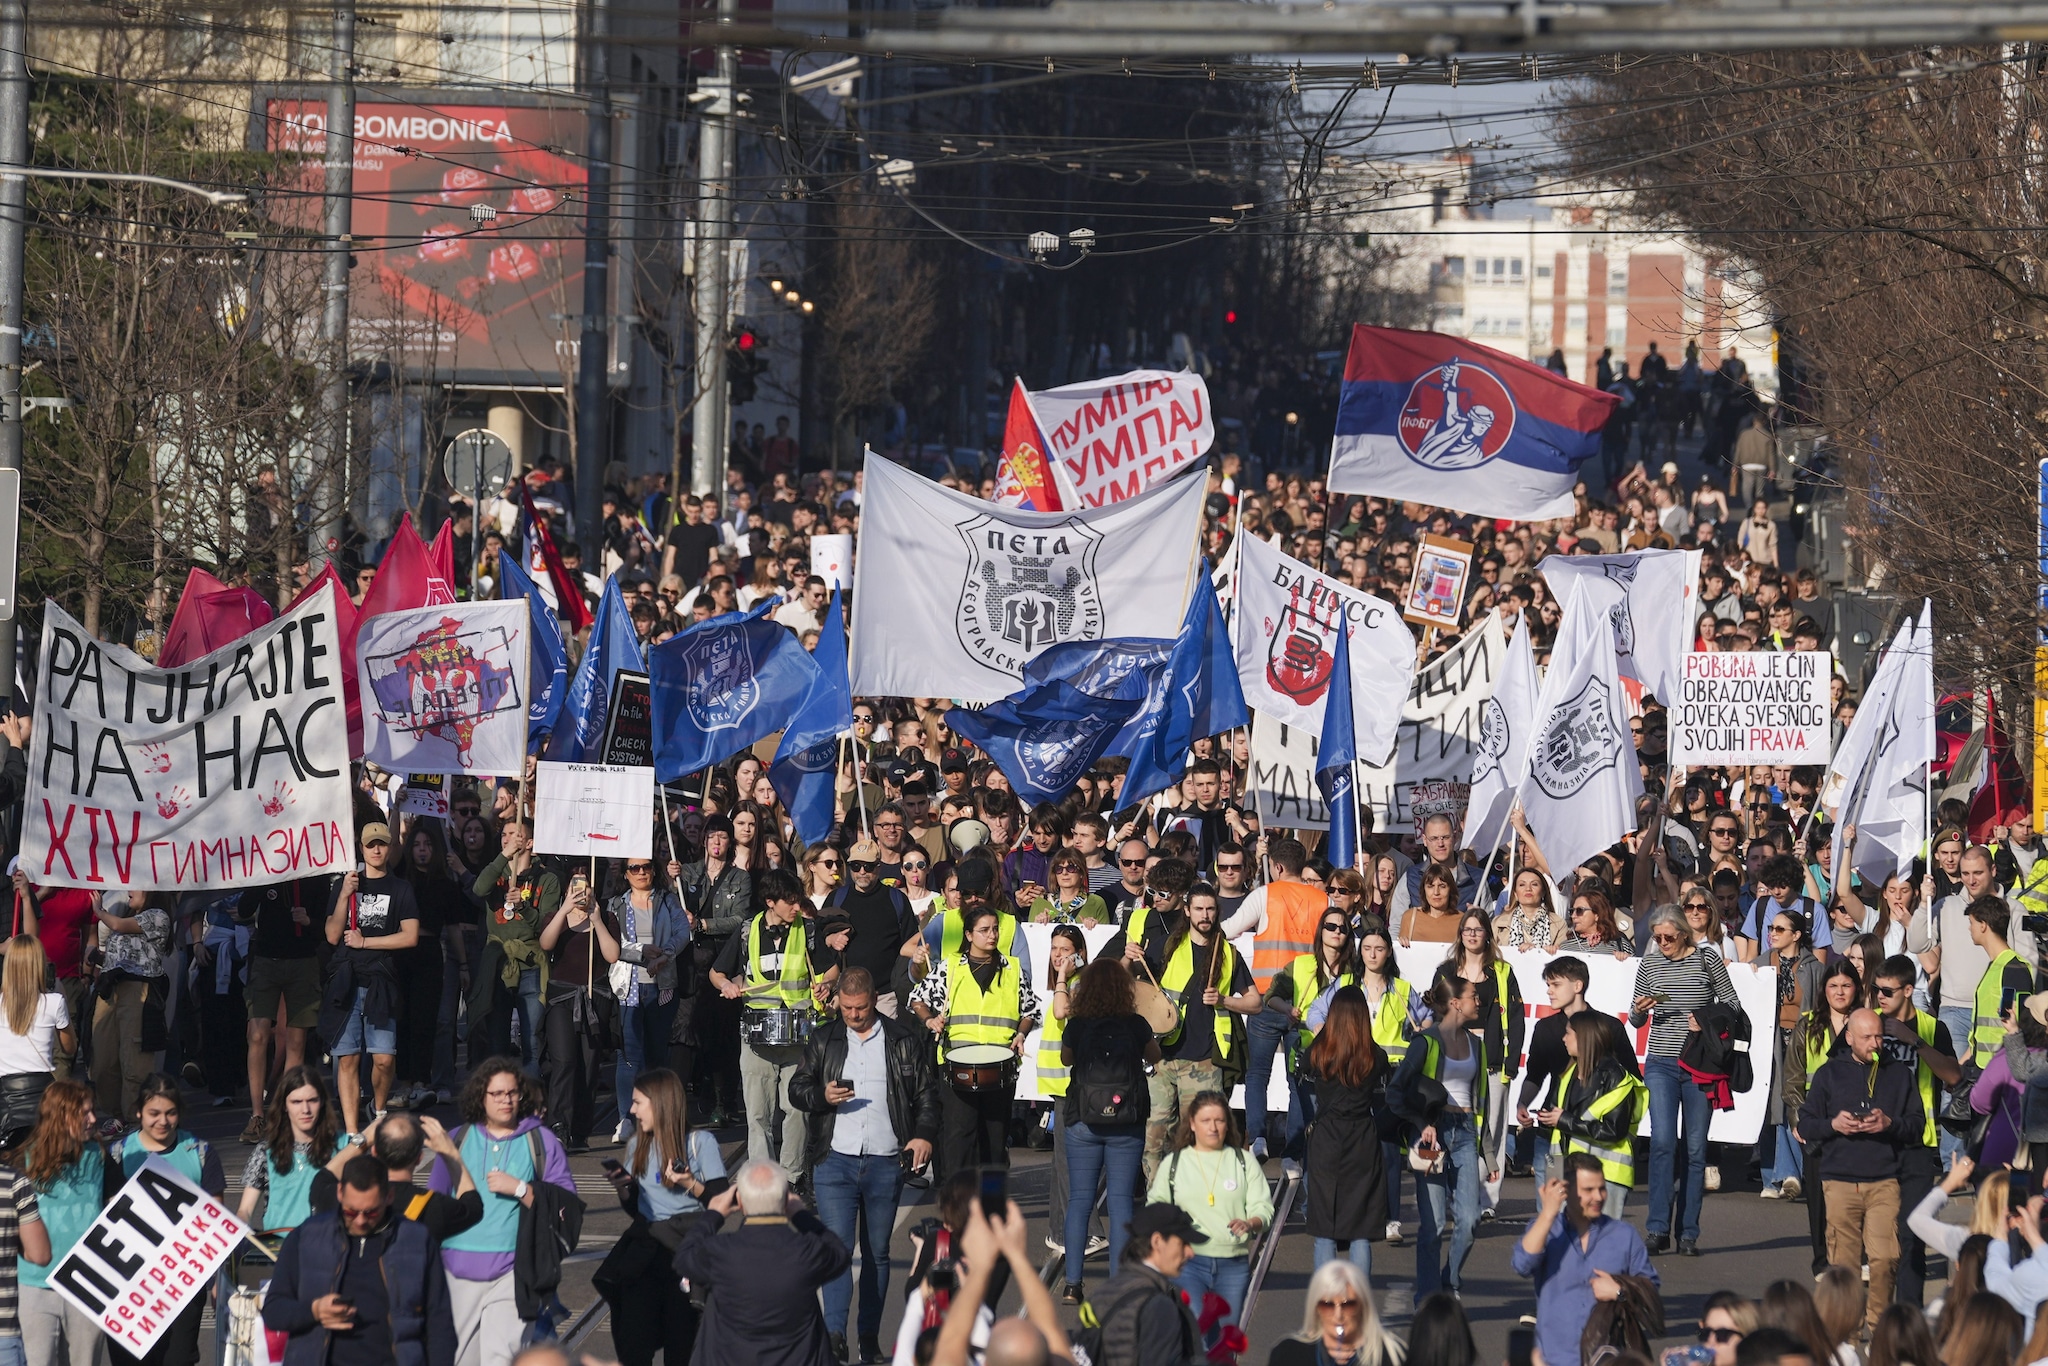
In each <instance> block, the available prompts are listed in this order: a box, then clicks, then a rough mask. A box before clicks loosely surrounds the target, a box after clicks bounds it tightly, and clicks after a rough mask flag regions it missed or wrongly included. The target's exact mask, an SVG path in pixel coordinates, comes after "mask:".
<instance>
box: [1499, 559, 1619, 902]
mask: <svg viewBox="0 0 2048 1366" xmlns="http://www.w3.org/2000/svg"><path fill="white" fill-rule="evenodd" d="M1570 583H1571V594H1570V596H1569V597H1567V598H1566V599H1565V609H1564V625H1563V629H1562V630H1561V631H1560V632H1559V634H1558V641H1557V648H1556V650H1555V651H1553V652H1552V654H1551V659H1550V673H1549V676H1548V677H1546V678H1545V679H1544V681H1543V698H1542V703H1541V705H1540V706H1539V708H1538V711H1539V713H1540V716H1541V719H1540V720H1539V721H1538V722H1537V724H1536V729H1535V732H1534V734H1533V735H1532V736H1531V737H1530V741H1529V768H1528V776H1527V778H1525V779H1524V780H1523V782H1522V783H1521V801H1522V809H1523V810H1524V811H1525V812H1527V813H1528V817H1529V829H1530V831H1531V832H1532V833H1533V834H1534V835H1535V836H1536V844H1537V847H1538V848H1540V849H1542V851H1543V857H1544V858H1545V859H1546V860H1548V861H1549V863H1550V866H1551V868H1552V870H1553V871H1555V872H1556V874H1557V875H1558V876H1559V877H1560V878H1562V877H1565V876H1567V875H1569V873H1570V872H1571V870H1572V869H1573V868H1575V867H1577V866H1578V865H1579V863H1580V862H1581V861H1582V860H1584V859H1587V858H1589V857H1591V856H1592V855H1594V854H1596V853H1598V852H1600V851H1601V850H1602V849H1605V848H1606V847H1607V846H1608V845H1610V844H1613V843H1614V842H1615V841H1617V840H1619V839H1621V838H1622V837H1623V836H1625V835H1627V834H1628V832H1629V831H1631V830H1633V829H1634V828H1635V823H1636V798H1638V797H1640V796H1641V795H1642V794H1643V776H1642V772H1641V770H1640V769H1639V768H1638V767H1637V764H1636V752H1635V744H1634V742H1633V741H1632V740H1631V739H1630V737H1629V731H1628V699H1627V698H1626V696H1624V694H1623V693H1622V689H1621V677H1620V673H1619V671H1618V670H1617V668H1616V666H1615V656H1614V633H1613V631H1612V630H1611V629H1610V628H1609V621H1610V616H1611V613H1612V611H1613V609H1614V606H1615V605H1616V604H1617V603H1620V602H1621V601H1622V600H1623V597H1622V586H1621V585H1620V584H1619V583H1616V582H1614V581H1613V580H1611V579H1609V578H1607V577H1606V576H1604V575H1603V576H1599V577H1595V576H1593V575H1582V576H1578V577H1576V578H1575V579H1573V580H1571V581H1570Z"/></svg>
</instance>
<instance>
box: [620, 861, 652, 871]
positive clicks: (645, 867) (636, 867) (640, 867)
mask: <svg viewBox="0 0 2048 1366" xmlns="http://www.w3.org/2000/svg"><path fill="white" fill-rule="evenodd" d="M626 871H627V872H629V873H651V872H653V871H654V865H653V864H651V863H629V864H627V865H626Z"/></svg>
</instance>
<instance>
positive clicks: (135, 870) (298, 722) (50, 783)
mask: <svg viewBox="0 0 2048 1366" xmlns="http://www.w3.org/2000/svg"><path fill="white" fill-rule="evenodd" d="M43 612H44V615H43V645H42V677H41V678H40V679H39V680H38V683H39V684H40V686H39V688H38V690H37V697H36V710H35V734H34V738H33V739H31V740H30V742H29V756H28V759H29V762H28V768H29V773H28V786H27V790H26V793H25V794H24V801H23V807H24V810H23V830H22V848H21V863H22V867H23V868H24V869H26V870H27V871H28V873H29V876H31V877H33V878H34V879H35V880H36V881H37V882H38V883H40V884H42V885H44V886H54V887H126V888H140V889H144V890H164V891H202V890H208V889H212V888H223V887H245V886H248V885H249V884H251V883H258V882H277V881H281V880H283V879H285V878H296V877H310V876H315V875H318V874H321V873H334V872H340V871H343V870H344V869H345V868H347V867H348V866H349V865H351V864H353V863H354V862H355V857H356V854H355V835H354V825H353V821H352V816H351V807H350V795H349V776H348V764H349V751H348V720H347V709H346V707H345V706H344V704H343V702H342V676H341V645H340V641H339V639H338V637H337V636H336V634H335V624H334V594H333V591H332V589H331V588H329V589H328V590H327V591H324V592H321V593H317V594H315V595H314V596H313V597H312V598H310V599H308V600H307V601H306V602H303V603H301V604H300V605H299V606H298V607H297V608H296V609H295V610H293V611H291V612H288V613H286V614H285V615H284V616H282V617H279V618H278V619H277V620H276V621H274V622H271V623H270V624H269V625H268V626H263V627H259V628H258V629H256V630H254V631H251V632H250V633H249V634H248V635H246V636H243V637H242V638H241V639H240V640H237V641H235V642H234V643H233V644H231V645H226V646H223V647H222V648H220V649H218V650H215V651H214V652H213V653H212V654H210V655H207V656H205V657H204V658H202V659H196V660H194V661H192V662H191V663H189V664H186V665H184V666H182V667H180V668H176V669H159V668H157V667H156V666H154V665H153V664H151V663H150V662H149V661H148V660H146V659H143V658H141V657H140V656H138V655H136V654H134V653H133V652H131V651H129V650H126V649H123V648H122V647H121V646H119V645H115V644H112V643H111V642H108V641H103V640H95V639H94V638H93V637H92V636H90V635H88V634H86V631H85V628H84V627H82V626H80V625H79V623H78V621H77V620H76V619H75V618H73V617H72V616H71V615H70V613H68V612H66V611H65V610H64V609H63V608H61V607H59V606H57V605H56V604H55V603H47V604H45V605H44V609H43Z"/></svg>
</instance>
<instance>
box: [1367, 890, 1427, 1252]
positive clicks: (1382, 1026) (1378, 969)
mask: <svg viewBox="0 0 2048 1366" xmlns="http://www.w3.org/2000/svg"><path fill="white" fill-rule="evenodd" d="M1358 988H1359V990H1360V991H1362V992H1364V993H1365V1004H1366V1008H1367V1009H1368V1010H1369V1011H1370V1012H1371V1015H1372V1038H1373V1042H1374V1043H1376V1044H1378V1045H1379V1046H1380V1051H1381V1052H1382V1053H1384V1054H1386V1056H1387V1062H1388V1064H1389V1065H1391V1066H1394V1067H1399V1066H1400V1065H1401V1060H1402V1059H1403V1058H1405V1057H1407V1056H1408V1036H1409V1033H1410V1031H1412V1030H1416V1029H1422V1028H1426V1027H1427V1026H1428V1023H1429V1010H1428V1007H1426V1006H1425V1005H1423V1003H1422V993H1421V992H1419V991H1417V990H1416V989H1415V986H1414V984H1413V983H1411V982H1409V981H1408V980H1407V979H1406V978H1404V977H1402V976H1401V973H1400V965H1399V964H1398V963H1397V962H1396V961H1395V960H1394V940H1393V936H1392V935H1391V934H1390V933H1389V932H1388V930H1387V927H1386V924H1385V923H1384V922H1382V921H1377V920H1368V921H1367V922H1366V923H1365V927H1364V928H1363V929H1361V930H1360V931H1359V933H1358ZM1407 1165H1408V1164H1407V1162H1406V1161H1404V1160H1403V1159H1402V1156H1401V1145H1400V1144H1399V1143H1397V1142H1395V1141H1394V1139H1393V1137H1392V1136H1391V1135H1388V1134H1385V1133H1382V1135H1381V1137H1380V1167H1381V1169H1382V1170H1383V1171H1385V1172H1386V1184H1387V1242H1388V1243H1390V1244H1391V1245H1393V1246H1394V1247H1399V1246H1401V1243H1402V1237H1401V1173H1402V1171H1403V1170H1404V1169H1405V1168H1406V1167H1407ZM1416 1180H1418V1181H1420V1180H1421V1178H1420V1177H1419V1176H1418V1177H1417V1178H1416ZM1415 1198H1416V1200H1417V1201H1418V1202H1419V1201H1420V1200H1421V1198H1422V1195H1421V1187H1420V1186H1417V1187H1416V1197H1415ZM1418 1208H1419V1205H1418Z"/></svg>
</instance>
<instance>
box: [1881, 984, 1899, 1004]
mask: <svg viewBox="0 0 2048 1366" xmlns="http://www.w3.org/2000/svg"><path fill="white" fill-rule="evenodd" d="M1905 990H1906V989H1905V988H1904V987H1888V986H1886V985H1884V983H1882V982H1880V983H1878V986H1877V994H1878V995H1880V996H1882V997H1884V998H1885V1000H1887V1001H1889V1000H1890V999H1891V998H1892V997H1894V996H1901V995H1904V994H1905Z"/></svg>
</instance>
